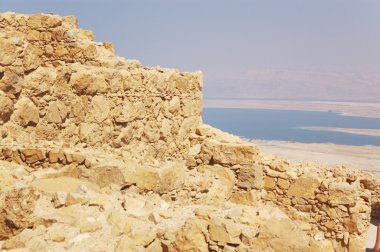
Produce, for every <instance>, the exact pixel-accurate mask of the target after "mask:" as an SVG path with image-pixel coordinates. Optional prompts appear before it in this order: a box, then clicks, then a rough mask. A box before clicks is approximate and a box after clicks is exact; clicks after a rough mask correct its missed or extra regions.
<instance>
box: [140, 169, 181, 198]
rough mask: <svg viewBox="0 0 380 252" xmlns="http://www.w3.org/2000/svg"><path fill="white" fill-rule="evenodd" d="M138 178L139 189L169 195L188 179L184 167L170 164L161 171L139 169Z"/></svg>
mask: <svg viewBox="0 0 380 252" xmlns="http://www.w3.org/2000/svg"><path fill="white" fill-rule="evenodd" d="M136 176H137V187H138V188H140V189H141V190H145V191H154V192H157V193H168V192H170V191H172V190H174V189H177V188H179V187H180V186H181V185H182V184H183V183H184V180H185V179H186V176H185V168H184V166H183V165H180V164H174V163H168V164H166V165H165V166H164V167H162V168H160V169H157V168H153V169H152V168H148V167H146V168H145V167H143V168H139V169H138V170H137V173H136Z"/></svg>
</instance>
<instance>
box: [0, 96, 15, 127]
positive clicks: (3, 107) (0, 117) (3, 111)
mask: <svg viewBox="0 0 380 252" xmlns="http://www.w3.org/2000/svg"><path fill="white" fill-rule="evenodd" d="M12 113H13V102H12V100H11V99H9V98H8V97H6V96H5V95H3V94H2V93H1V92H0V123H6V122H7V121H9V119H10V118H11V115H12Z"/></svg>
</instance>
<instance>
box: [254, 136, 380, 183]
mask: <svg viewBox="0 0 380 252" xmlns="http://www.w3.org/2000/svg"><path fill="white" fill-rule="evenodd" d="M250 141H251V142H252V143H254V144H257V145H258V147H259V149H260V150H261V151H262V152H263V153H264V154H266V155H271V154H274V155H277V156H278V157H281V158H284V159H288V160H290V161H294V162H297V161H302V162H313V163H316V164H318V165H322V166H336V165H344V166H346V167H350V168H355V169H359V170H363V171H368V172H372V173H373V174H375V175H376V176H377V177H378V178H380V155H379V153H380V147H378V146H349V145H337V144H331V143H312V144H305V143H298V142H286V141H267V140H250Z"/></svg>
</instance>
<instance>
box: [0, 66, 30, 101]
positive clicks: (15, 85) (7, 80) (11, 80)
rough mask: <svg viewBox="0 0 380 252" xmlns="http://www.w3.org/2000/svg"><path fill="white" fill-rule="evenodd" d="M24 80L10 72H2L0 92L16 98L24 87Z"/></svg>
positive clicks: (0, 73)
mask: <svg viewBox="0 0 380 252" xmlns="http://www.w3.org/2000/svg"><path fill="white" fill-rule="evenodd" d="M23 82H24V80H23V78H22V77H21V76H20V75H19V74H17V73H15V72H13V71H10V70H7V69H6V70H3V71H1V70H0V90H2V91H3V92H4V93H5V94H6V95H7V96H8V97H10V98H12V99H13V98H15V97H16V96H17V95H18V94H19V93H20V92H21V88H22V85H23Z"/></svg>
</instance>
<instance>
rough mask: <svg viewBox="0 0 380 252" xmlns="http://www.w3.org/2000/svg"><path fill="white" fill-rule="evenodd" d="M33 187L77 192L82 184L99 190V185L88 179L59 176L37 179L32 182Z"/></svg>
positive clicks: (51, 190) (47, 190)
mask: <svg viewBox="0 0 380 252" xmlns="http://www.w3.org/2000/svg"><path fill="white" fill-rule="evenodd" d="M32 186H33V188H35V189H37V190H39V191H42V192H46V193H55V192H76V191H77V190H78V188H80V187H81V186H85V187H87V188H89V189H91V190H93V191H99V190H100V189H99V187H98V186H97V185H96V184H94V183H91V182H89V181H86V180H81V179H77V178H72V177H64V176H62V177H58V178H46V179H36V180H34V181H33V182H32Z"/></svg>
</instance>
